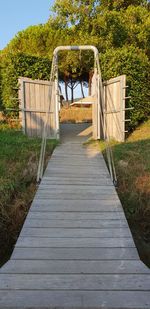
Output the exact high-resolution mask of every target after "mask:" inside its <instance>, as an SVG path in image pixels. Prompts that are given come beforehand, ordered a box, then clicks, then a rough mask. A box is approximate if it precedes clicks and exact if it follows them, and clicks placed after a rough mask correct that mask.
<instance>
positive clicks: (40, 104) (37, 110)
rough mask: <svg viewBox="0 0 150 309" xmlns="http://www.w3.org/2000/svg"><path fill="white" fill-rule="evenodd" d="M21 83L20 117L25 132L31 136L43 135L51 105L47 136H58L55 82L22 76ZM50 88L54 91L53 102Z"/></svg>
mask: <svg viewBox="0 0 150 309" xmlns="http://www.w3.org/2000/svg"><path fill="white" fill-rule="evenodd" d="M19 84H20V89H19V100H20V110H21V113H20V119H21V123H22V127H23V131H24V133H26V134H27V135H28V136H31V137H33V136H34V137H35V136H37V137H42V133H43V127H44V123H45V121H46V118H47V111H48V110H49V105H50V113H49V117H48V125H47V137H48V138H56V131H57V130H56V119H55V118H56V107H55V105H56V102H55V101H56V99H55V83H53V84H50V82H49V81H43V80H32V79H30V78H24V77H21V78H19ZM50 88H51V89H50ZM50 90H51V91H52V100H51V102H50V95H49V94H50V93H49V92H50Z"/></svg>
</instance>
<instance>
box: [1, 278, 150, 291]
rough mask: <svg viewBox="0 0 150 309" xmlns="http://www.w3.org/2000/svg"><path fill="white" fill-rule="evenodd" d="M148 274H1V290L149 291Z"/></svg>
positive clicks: (149, 281) (149, 279) (149, 280)
mask: <svg viewBox="0 0 150 309" xmlns="http://www.w3.org/2000/svg"><path fill="white" fill-rule="evenodd" d="M149 283H150V274H117V275H116V274H111V275H110V274H101V275H88V274H87V275H84V274H83V275H79V274H76V275H73V274H70V275H53V274H52V275H48V274H40V275H39V274H36V275H35V274H1V290H5V289H17V290H22V289H24V290H30V289H32V290H84V291H86V290H87V291H88V290H93V291H94V290H96V291H109V290H113V291H117V290H119V291H120V290H122V291H126V290H128V291H131V290H133V291H134V290H136V291H144V290H147V291H148V290H149V291H150V285H149Z"/></svg>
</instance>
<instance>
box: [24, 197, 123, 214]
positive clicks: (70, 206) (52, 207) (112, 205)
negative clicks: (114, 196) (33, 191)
mask: <svg viewBox="0 0 150 309" xmlns="http://www.w3.org/2000/svg"><path fill="white" fill-rule="evenodd" d="M40 209H41V210H40ZM30 211H42V212H44V211H74V212H76V211H80V212H82V211H84V212H85V211H88V212H89V211H92V212H99V211H107V212H109V211H113V212H115V211H123V209H122V206H121V204H120V201H119V200H93V201H91V200H90V201H89V200H57V199H54V200H52V199H51V200H42V199H41V200H38V199H34V201H33V203H32V207H31V209H30Z"/></svg>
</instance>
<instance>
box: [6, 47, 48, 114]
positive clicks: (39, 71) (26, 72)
mask: <svg viewBox="0 0 150 309" xmlns="http://www.w3.org/2000/svg"><path fill="white" fill-rule="evenodd" d="M50 69H51V61H50V60H49V59H48V58H44V57H36V56H29V55H26V54H23V53H18V54H13V53H8V54H7V55H3V57H2V70H1V75H2V84H1V85H2V91H1V97H2V100H3V106H4V108H17V107H18V77H20V76H24V77H29V78H32V79H44V80H45V79H46V80H48V79H49V76H50Z"/></svg>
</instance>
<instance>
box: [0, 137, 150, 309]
mask: <svg viewBox="0 0 150 309" xmlns="http://www.w3.org/2000/svg"><path fill="white" fill-rule="evenodd" d="M0 308H1V309H6V308H7V309H8V308H9V309H14V308H18V309H22V308H24V309H25V308H26V309H27V308H28V309H29V308H30V309H31V308H36V309H40V308H41V309H42V308H43V309H45V308H47V309H48V308H49V309H52V308H53V309H54V308H55V309H56V308H57V309H58V308H60V309H63V308H64V309H69V308H70V309H71V308H72V309H73V308H74V309H75V308H76V309H79V308H80V309H81V308H82V309H83V308H84V309H85V308H88V309H90V308H91V309H94V308H95V309H96V308H97V309H100V308H103V309H104V308H105V309H106V308H107V309H110V308H112V309H115V308H118V309H119V308H120V309H122V308H124V309H125V308H126V309H127V308H130V309H132V308H136V309H139V308H140V309H145V308H150V270H149V269H148V268H147V267H146V266H145V265H144V264H143V263H142V262H141V261H140V259H139V256H138V253H137V250H136V248H135V244H134V242H133V239H132V236H131V232H130V230H129V227H128V224H127V221H126V219H125V216H124V212H123V209H122V206H121V203H120V201H119V198H118V196H117V193H116V191H115V188H114V186H113V185H112V182H111V180H110V177H109V174H108V171H107V168H106V165H105V162H104V159H103V157H102V155H101V154H100V153H99V152H98V151H97V150H96V149H93V148H87V147H85V146H83V145H82V139H81V141H80V139H72V138H71V139H70V140H69V139H68V140H67V141H64V143H62V144H61V145H60V146H58V147H57V148H56V149H55V151H54V153H53V155H52V158H51V160H50V161H49V163H48V166H47V169H46V171H45V175H44V177H43V180H42V182H41V184H40V186H39V189H38V191H37V193H36V195H35V198H34V201H33V203H32V206H31V209H30V211H29V214H28V216H27V218H26V221H25V223H24V226H23V229H22V231H21V234H20V236H19V239H18V241H17V243H16V246H15V249H14V252H13V254H12V257H11V259H10V261H9V262H8V263H7V264H6V265H4V266H3V267H2V268H1V271H0Z"/></svg>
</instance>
